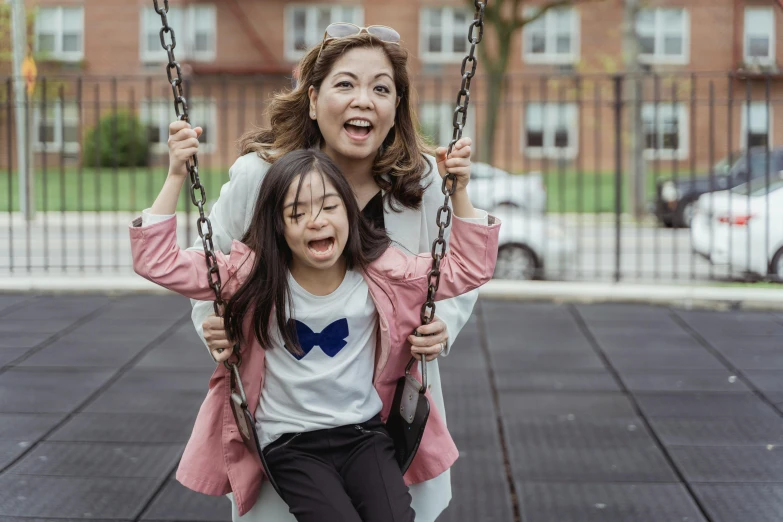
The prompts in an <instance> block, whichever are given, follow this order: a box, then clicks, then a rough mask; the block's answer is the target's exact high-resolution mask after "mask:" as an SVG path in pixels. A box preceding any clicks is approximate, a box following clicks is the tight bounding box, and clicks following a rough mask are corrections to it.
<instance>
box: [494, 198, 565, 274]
mask: <svg viewBox="0 0 783 522" xmlns="http://www.w3.org/2000/svg"><path fill="white" fill-rule="evenodd" d="M493 214H494V215H496V216H497V217H498V218H500V220H501V221H502V222H503V226H501V227H500V239H499V248H498V260H497V265H496V266H495V275H494V277H495V279H515V280H532V279H545V278H547V277H550V278H551V277H557V278H558V279H562V278H564V277H565V275H566V274H568V273H570V272H571V271H573V269H574V267H575V253H576V242H575V241H574V240H573V239H572V238H569V237H567V235H566V233H565V230H564V229H563V228H562V227H560V226H557V225H555V224H554V223H549V222H548V218H547V216H545V215H542V214H538V213H532V212H525V211H520V210H518V209H514V208H500V209H496V210H495V211H493Z"/></svg>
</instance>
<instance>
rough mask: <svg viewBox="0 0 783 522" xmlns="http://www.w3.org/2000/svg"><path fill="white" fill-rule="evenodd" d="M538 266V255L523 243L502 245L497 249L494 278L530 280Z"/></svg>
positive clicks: (535, 273) (533, 277) (534, 276)
mask: <svg viewBox="0 0 783 522" xmlns="http://www.w3.org/2000/svg"><path fill="white" fill-rule="evenodd" d="M538 268H539V263H538V257H537V256H536V254H535V253H534V252H533V251H532V250H530V248H528V247H527V246H525V245H517V244H509V245H502V246H501V247H500V248H499V249H498V260H497V264H496V265H495V275H494V277H495V279H513V280H520V281H531V280H533V279H535V278H536V275H537V272H538Z"/></svg>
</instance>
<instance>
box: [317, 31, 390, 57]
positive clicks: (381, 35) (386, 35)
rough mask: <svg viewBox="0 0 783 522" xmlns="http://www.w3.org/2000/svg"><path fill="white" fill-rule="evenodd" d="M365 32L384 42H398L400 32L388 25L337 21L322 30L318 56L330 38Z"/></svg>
mask: <svg viewBox="0 0 783 522" xmlns="http://www.w3.org/2000/svg"><path fill="white" fill-rule="evenodd" d="M362 33H367V34H370V35H372V36H374V37H376V38H377V39H378V40H380V41H382V42H384V43H390V44H397V45H399V44H400V33H398V32H397V31H395V30H394V29H392V28H391V27H388V26H386V25H369V26H367V27H359V26H358V25H356V24H351V23H348V22H338V23H334V24H329V26H328V27H327V28H326V31H324V40H323V42H321V49H320V50H319V51H318V58H320V57H321V52H322V51H323V50H324V45H326V42H328V41H330V40H334V39H336V38H345V37H346V36H355V35H357V34H362Z"/></svg>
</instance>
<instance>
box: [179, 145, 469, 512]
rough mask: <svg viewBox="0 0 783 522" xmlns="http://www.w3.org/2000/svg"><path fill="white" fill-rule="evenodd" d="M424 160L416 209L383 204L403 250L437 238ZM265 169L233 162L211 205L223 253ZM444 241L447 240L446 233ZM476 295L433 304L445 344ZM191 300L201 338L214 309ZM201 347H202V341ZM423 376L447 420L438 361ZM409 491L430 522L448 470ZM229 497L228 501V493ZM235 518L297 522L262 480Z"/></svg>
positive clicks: (434, 176) (427, 247) (421, 248)
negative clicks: (252, 498)
mask: <svg viewBox="0 0 783 522" xmlns="http://www.w3.org/2000/svg"><path fill="white" fill-rule="evenodd" d="M427 158H428V160H429V162H430V165H431V167H432V169H431V171H430V173H429V175H428V176H427V178H426V181H425V184H428V187H427V189H426V190H425V191H424V196H423V199H422V204H421V207H420V209H419V210H411V209H407V208H405V209H403V210H402V211H400V212H395V211H393V210H391V209H390V208H389V206H388V203H387V202H384V222H385V225H386V231H387V233H388V234H389V237H390V238H391V239H392V241H395V242H396V243H399V245H401V246H402V247H403V248H405V249H406V250H409V251H411V252H414V253H428V252H430V251H431V250H432V241H433V239H435V238H436V237H437V235H438V227H437V225H436V224H435V216H436V213H437V210H438V208H440V206H441V205H442V204H443V199H444V196H443V192H441V184H442V182H441V177H440V175H438V169H437V165H436V163H435V158H434V157H432V156H428V157H427ZM269 166H270V165H269V163H267V162H265V161H264V160H262V159H261V158H260V157H259V156H258V155H257V154H255V153H249V154H245V155H244V156H241V157H240V158H239V159H237V160H236V162H234V165H233V166H232V167H231V169H229V172H228V174H229V181H228V182H227V183H226V184H225V185H223V187H222V188H221V190H220V197H219V198H218V200H217V201H215V204H214V205H213V206H212V209H211V211H210V214H209V220H210V221H211V223H212V241H213V243H214V245H215V248H216V249H219V250H221V251H223V252H224V253H226V254H227V253H229V252H230V250H231V241H232V240H234V239H240V238H241V237H242V236H243V235H244V233H245V231H246V230H247V228H248V226H249V224H250V220H251V219H252V217H253V211H254V207H255V202H256V200H257V198H258V191H259V188H260V187H261V180H262V179H263V176H264V174H266V171H267V170H268V169H269ZM446 237H448V230H447V236H446ZM191 248H194V249H198V250H203V246H202V242H201V239H200V238H199V239H197V240H196V242H195V244H194V246H193V247H191ZM477 297H478V291H477V290H474V291H472V292H469V293H467V294H464V295H462V296H459V297H455V298H453V299H447V300H444V301H439V302H438V303H437V306H436V311H435V313H436V315H437V316H438V317H439V318H440V319H441V320H442V321H443V322H444V323H446V326H447V328H448V332H449V345H451V343H453V342H454V339H456V338H457V335H458V334H459V332H460V330H462V327H463V326H465V323H466V322H467V321H468V319H469V318H470V314H471V313H472V312H473V306H474V305H475V304H476V299H477ZM191 302H192V304H193V312H192V314H191V317H192V319H193V324H194V326H195V327H196V331H197V332H198V334H199V336H201V338H202V340H203V339H204V331H203V329H202V326H201V325H202V323H203V322H204V320H205V319H206V318H207V317H208V316H209V315H210V314H212V313H214V310H213V305H212V303H211V302H208V301H191ZM204 343H205V344H206V341H204ZM448 351H449V346H447V347H446V350H444V353H443V355H447V354H448ZM427 378H428V381H429V386H430V387H431V389H430V394H431V395H432V399H433V400H434V401H435V404H436V406H437V408H438V410H439V411H440V412H441V413H442V414H443V416H444V420H445V413H446V408H445V406H444V404H443V391H442V389H441V382H440V371H439V369H438V362H437V360H436V361H432V362H430V363H428V364H427ZM410 493H411V497H412V498H413V502H412V506H413V509H414V510H415V511H416V522H432V521H434V520H435V518H436V517H437V516H438V515H439V514H440V513H441V512H442V511H443V510H444V509H446V507H447V506H448V504H449V502H450V501H451V476H450V472H449V471H446V472H445V473H443V474H441V475H439V476H438V477H435V478H434V479H432V480H428V481H427V482H424V483H421V484H414V485H412V486H411V487H410ZM229 498H231V495H230V494H229ZM232 503H233V499H232ZM233 517H234V520H235V521H236V520H242V521H243V522H246V521H252V522H296V520H295V519H294V517H293V515H291V514H290V513H289V512H288V506H287V505H286V504H285V503H284V502H283V501H282V499H281V498H280V497H279V496H278V495H277V493H276V492H275V490H274V489H273V488H272V487H271V486H269V483H268V482H266V481H265V482H264V485H263V486H262V488H261V494H260V496H259V499H258V502H256V504H255V505H254V506H253V509H251V510H250V512H248V513H246V514H245V516H243V517H241V519H240V518H239V517H238V516H237V513H236V506H234V509H233Z"/></svg>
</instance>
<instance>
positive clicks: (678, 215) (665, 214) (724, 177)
mask: <svg viewBox="0 0 783 522" xmlns="http://www.w3.org/2000/svg"><path fill="white" fill-rule="evenodd" d="M732 159H733V160H734V164H733V165H732V166H731V168H729V166H728V165H729V163H728V158H726V159H723V160H721V161H720V162H718V163H717V164H716V165H715V167H714V168H713V173H712V174H711V173H707V174H699V175H697V176H694V177H691V176H690V175H689V174H687V173H683V174H682V176H681V177H678V178H677V179H676V180H674V179H668V180H660V181H658V183H657V185H656V190H655V204H654V206H655V216H656V217H657V218H658V221H660V222H661V224H663V225H665V226H667V227H672V226H673V227H688V226H690V222H691V218H692V217H693V205H694V204H695V203H696V200H697V199H699V196H701V195H702V194H706V193H707V192H714V191H716V190H726V189H730V188H733V187H736V186H737V185H741V184H742V183H746V182H747V181H749V180H752V179H756V178H762V177H764V175H765V173H766V172H767V151H766V149H765V148H762V147H759V148H753V149H751V151H750V161H749V160H748V155H747V154H746V153H743V154H737V155H735V156H734V157H733V158H732ZM748 166H750V171H749V170H748ZM782 170H783V148H776V149H772V150H770V151H769V172H770V174H771V175H772V176H774V175H775V174H776V173H777V172H780V171H782Z"/></svg>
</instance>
